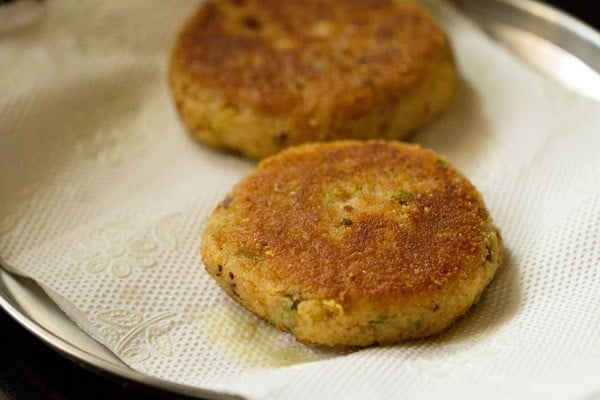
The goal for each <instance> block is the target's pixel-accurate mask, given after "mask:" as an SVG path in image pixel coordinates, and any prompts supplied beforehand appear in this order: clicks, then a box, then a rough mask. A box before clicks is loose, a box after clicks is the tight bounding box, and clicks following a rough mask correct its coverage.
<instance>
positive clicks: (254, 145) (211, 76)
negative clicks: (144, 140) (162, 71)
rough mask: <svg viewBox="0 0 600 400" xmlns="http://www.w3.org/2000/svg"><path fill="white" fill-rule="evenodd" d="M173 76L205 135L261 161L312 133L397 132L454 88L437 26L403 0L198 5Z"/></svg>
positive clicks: (414, 124) (176, 92) (250, 0)
mask: <svg viewBox="0 0 600 400" xmlns="http://www.w3.org/2000/svg"><path fill="white" fill-rule="evenodd" d="M169 82H170V86H171V89H172V93H173V97H174V99H175V103H176V105H177V108H178V111H179V113H180V115H181V118H182V120H183V122H184V123H185V125H186V126H187V128H188V129H189V130H190V131H191V132H192V133H193V135H194V136H196V137H197V138H198V139H200V140H201V141H203V142H205V143H207V144H209V145H212V146H216V147H220V148H225V149H230V150H234V151H236V152H240V153H241V154H243V155H245V156H248V157H251V158H262V157H265V156H267V155H270V154H273V153H275V152H277V151H279V150H281V149H283V148H286V147H289V146H292V145H297V144H300V143H304V142H309V141H330V140H336V139H346V138H355V139H367V138H388V139H399V138H402V137H404V136H406V135H407V134H408V133H409V132H411V131H413V130H415V129H418V128H419V127H421V126H423V125H424V124H426V123H427V122H429V121H431V120H432V119H433V118H434V117H435V116H437V115H438V114H439V113H440V112H441V111H442V110H444V109H445V108H446V106H447V105H448V103H449V101H450V100H451V98H452V94H453V93H454V87H455V82H456V69H455V65H454V61H453V56H452V52H451V49H450V46H449V43H448V41H447V39H446V37H445V35H444V32H443V31H442V30H441V29H440V28H439V26H438V25H437V23H436V22H435V20H434V19H433V17H432V16H431V15H430V14H429V13H428V12H427V11H426V10H425V9H423V8H422V7H420V6H419V5H417V4H414V3H413V2H411V1H406V0H396V1H394V0H347V1H342V2H339V1H321V0H307V1H279V0H230V1H227V0H222V1H209V2H206V3H204V4H203V5H202V6H201V7H200V8H199V9H198V11H197V12H196V13H195V14H194V15H193V16H191V18H190V20H189V21H188V22H187V23H186V24H185V26H184V27H183V29H182V31H181V33H180V35H179V38H178V40H177V42H176V44H175V46H174V48H173V51H172V54H171V62H170V72H169Z"/></svg>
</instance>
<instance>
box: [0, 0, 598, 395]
mask: <svg viewBox="0 0 600 400" xmlns="http://www.w3.org/2000/svg"><path fill="white" fill-rule="evenodd" d="M427 4H428V5H429V6H430V7H432V9H433V10H434V12H435V13H436V15H437V16H438V17H439V19H440V21H441V23H442V24H443V25H444V27H445V28H446V30H447V31H448V33H449V36H450V38H451V42H452V44H453V46H454V49H455V53H456V58H457V61H458V64H459V68H460V71H461V76H462V78H461V82H460V85H459V88H458V89H459V90H458V94H457V97H456V100H455V102H454V103H453V105H452V107H451V109H450V110H449V111H448V112H446V113H445V114H444V115H443V116H442V118H440V119H439V120H438V121H436V122H435V123H434V124H433V125H431V126H429V127H428V128H426V129H425V130H424V131H423V132H421V133H419V134H417V135H416V136H415V137H414V138H412V140H413V141H415V142H418V143H420V144H422V145H423V146H425V147H430V148H433V149H434V150H436V151H438V152H440V153H441V154H443V155H445V156H446V157H447V158H448V159H449V160H450V161H451V162H452V163H453V164H454V165H456V166H457V167H458V168H459V169H460V170H462V171H463V172H464V173H465V174H466V175H467V176H468V177H469V178H470V179H471V180H472V181H473V183H474V184H475V185H476V186H477V187H478V188H479V189H480V190H481V192H482V193H483V195H484V198H485V200H486V202H487V204H488V206H489V209H490V212H491V214H492V215H493V216H494V218H495V220H496V224H497V225H498V226H499V227H500V228H501V230H502V233H503V237H504V240H505V245H506V247H507V253H508V261H507V263H506V264H505V266H504V267H503V269H502V270H501V271H500V272H499V275H498V276H497V278H496V279H495V281H494V282H493V284H492V285H491V287H490V288H489V290H488V291H487V292H486V294H485V295H484V297H483V299H482V301H481V303H480V304H479V305H477V306H476V307H475V308H474V309H473V310H472V311H471V312H469V314H468V316H467V317H466V318H464V319H462V320H461V321H459V323H458V324H457V325H456V326H455V327H453V328H452V329H450V330H449V331H448V332H446V333H444V334H443V335H441V336H439V337H437V338H433V339H429V340H423V341H416V342H410V343H406V344H401V345H398V346H394V347H386V348H370V349H366V350H362V351H356V352H345V353H344V352H338V351H326V350H323V349H318V348H312V347H307V346H303V345H300V344H297V343H295V342H294V340H293V339H292V338H291V337H290V336H289V335H286V334H284V333H281V332H278V331H277V330H276V329H274V328H272V327H271V326H269V325H267V324H266V323H264V322H262V321H260V320H259V319H257V318H256V317H254V316H253V315H251V314H249V313H248V312H246V311H244V310H243V309H241V308H240V307H239V306H237V305H236V304H234V303H233V302H232V301H230V300H229V299H228V298H227V297H226V296H225V295H224V294H223V293H222V292H221V291H220V289H219V288H218V287H217V286H216V284H215V283H213V282H212V281H211V279H210V278H209V277H208V275H207V274H206V273H205V272H204V268H203V266H202V263H201V260H200V256H199V253H198V245H199V232H200V231H201V229H202V227H203V224H204V221H205V219H206V217H207V216H208V214H209V213H210V212H211V211H212V209H213V208H214V207H215V205H216V204H217V202H218V201H219V200H220V199H221V198H222V197H223V196H224V195H225V194H226V193H227V192H228V191H229V189H230V188H231V186H232V185H233V184H234V183H235V182H236V181H237V180H239V179H240V178H241V177H242V176H244V175H246V174H247V173H248V172H249V171H251V170H252V168H253V163H251V162H249V161H246V160H242V159H238V158H236V157H233V156H229V155H225V154H222V153H219V152H217V151H213V150H211V149H208V148H206V147H204V146H202V145H200V144H198V143H197V142H195V141H194V140H192V139H190V138H189V137H188V135H187V134H186V133H185V130H184V129H183V128H182V126H181V124H180V122H179V120H178V117H177V115H176V113H175V111H174V107H173V105H172V102H171V99H170V95H169V92H168V88H167V85H166V81H165V76H166V65H167V59H168V52H169V47H170V45H171V43H172V41H173V38H174V35H175V34H176V32H177V30H178V29H179V27H180V25H181V23H182V22H183V21H184V19H185V18H186V16H187V15H188V14H189V13H190V12H191V11H192V10H193V9H194V8H195V7H196V5H197V2H195V1H184V0H180V1H178V2H164V1H138V0H135V1H127V2H121V1H86V2H80V1H75V0H53V1H48V2H47V3H46V8H47V10H46V15H45V16H44V17H43V19H42V20H41V21H40V22H39V23H38V25H36V26H34V27H30V28H27V29H21V30H19V31H18V32H12V33H10V34H4V35H3V36H0V121H1V122H0V123H1V125H0V258H2V259H3V260H4V262H5V263H6V264H7V267H9V268H10V269H11V270H12V271H14V272H17V273H19V274H22V275H25V276H29V277H31V278H33V279H35V280H36V281H37V282H39V283H40V284H41V285H42V286H43V287H44V288H46V289H47V290H48V292H49V294H50V295H51V297H53V298H54V299H55V300H56V301H57V302H58V303H59V305H60V306H61V308H63V310H64V311H65V312H66V313H67V314H69V316H71V318H73V319H74V320H75V322H76V323H77V324H78V325H79V326H80V327H81V328H82V329H83V330H85V331H86V332H87V333H88V334H90V335H91V336H92V337H94V338H95V339H96V340H98V341H99V342H101V343H102V344H104V345H106V346H107V347H108V348H109V349H111V350H112V351H113V352H114V353H115V354H116V355H117V356H119V357H120V358H121V359H122V360H123V361H124V362H125V363H127V364H128V365H130V366H131V367H132V368H134V369H136V370H139V371H142V372H145V373H147V374H149V375H153V376H157V377H160V378H164V379H168V380H171V381H174V382H178V383H183V384H187V385H192V386H197V387H201V388H205V389H212V390H217V391H224V392H228V393H234V394H240V395H243V396H246V397H248V398H256V399H261V398H269V399H296V398H298V399H306V398H315V397H318V398H331V399H334V398H336V399H337V398H345V399H352V398H356V399H359V398H382V399H383V398H397V397H402V398H411V399H419V398H482V397H484V396H485V398H488V399H489V398H507V397H509V396H511V398H523V399H531V398H544V399H555V398H556V399H573V398H581V399H595V398H600V339H599V338H600V161H599V160H600V156H599V153H600V135H599V133H600V105H599V104H598V103H594V102H592V101H590V100H586V99H583V98H580V97H578V96H577V95H574V94H572V93H570V92H567V91H566V90H564V89H563V88H561V87H558V86H557V85H555V84H554V83H552V82H549V81H547V80H545V79H544V78H541V77H539V76H538V75H536V74H535V73H533V72H532V71H530V70H529V69H528V68H527V67H525V66H523V65H522V64H521V63H520V62H518V61H517V60H515V59H514V58H513V57H512V56H511V55H510V54H509V53H508V52H507V51H506V50H504V49H502V48H500V47H499V46H497V45H496V44H495V43H493V42H492V41H491V40H490V39H488V38H487V37H486V36H484V35H483V34H482V33H481V32H479V31H478V30H477V29H476V28H475V27H474V26H473V25H472V24H471V23H470V22H469V21H468V20H466V19H465V18H464V17H462V16H461V15H460V14H459V13H457V12H456V11H455V10H454V9H453V8H452V7H451V6H449V5H448V4H446V3H444V2H442V1H441V0H440V1H429V2H427Z"/></svg>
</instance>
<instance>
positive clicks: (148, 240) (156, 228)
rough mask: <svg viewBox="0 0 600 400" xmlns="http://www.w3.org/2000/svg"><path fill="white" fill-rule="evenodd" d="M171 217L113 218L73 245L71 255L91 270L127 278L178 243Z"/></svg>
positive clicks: (174, 248) (143, 268)
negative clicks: (156, 219) (155, 218)
mask: <svg viewBox="0 0 600 400" xmlns="http://www.w3.org/2000/svg"><path fill="white" fill-rule="evenodd" d="M169 219H170V217H166V218H162V219H160V220H158V221H154V222H148V221H144V220H142V219H139V218H134V217H124V218H121V219H118V220H115V221H112V222H109V223H108V224H106V225H105V226H104V227H102V228H101V229H100V230H99V231H98V232H96V233H94V234H92V235H90V236H89V237H87V238H85V239H83V240H82V241H81V242H80V243H79V244H78V245H77V246H76V247H75V248H73V250H72V252H71V258H72V259H73V260H74V261H75V262H76V263H78V264H79V265H81V266H82V267H83V269H84V270H85V271H86V272H88V273H90V274H99V273H102V272H105V271H108V273H110V274H112V275H113V276H115V277H118V278H126V277H128V276H129V275H131V274H132V273H133V272H134V271H135V270H136V269H139V270H145V269H148V268H153V267H155V266H156V264H157V262H158V256H159V254H160V253H161V252H162V251H164V250H167V251H174V250H176V249H177V247H178V239H177V235H176V233H175V231H174V230H173V228H171V226H170V225H169Z"/></svg>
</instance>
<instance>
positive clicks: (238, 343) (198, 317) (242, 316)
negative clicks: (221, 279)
mask: <svg viewBox="0 0 600 400" xmlns="http://www.w3.org/2000/svg"><path fill="white" fill-rule="evenodd" d="M185 314H186V319H188V320H189V321H191V322H192V325H193V326H194V327H195V329H196V330H197V332H198V333H199V334H200V335H201V337H202V338H203V339H204V340H205V341H207V342H208V344H210V345H211V347H213V349H214V350H216V351H218V352H219V353H220V354H222V355H223V356H224V357H225V358H226V359H228V360H229V361H231V362H233V363H236V364H241V365H243V366H246V367H254V368H277V367H286V366H290V365H294V364H300V363H305V362H311V361H318V360H324V359H328V358H332V357H335V356H338V355H342V354H343V353H342V352H340V351H334V350H330V349H322V348H318V347H313V346H307V345H303V344H300V343H298V342H296V341H295V340H294V339H293V337H292V336H291V335H289V334H286V333H283V332H280V331H279V330H277V328H275V327H273V326H272V325H269V324H268V323H266V322H264V321H263V320H261V319H260V318H258V317H256V316H255V315H253V314H251V313H249V312H248V311H246V310H244V309H242V308H241V307H240V306H238V305H237V304H235V303H234V302H232V301H229V300H226V301H223V302H219V303H218V304H216V305H215V306H213V307H212V308H211V309H210V310H187V312H186V313H185Z"/></svg>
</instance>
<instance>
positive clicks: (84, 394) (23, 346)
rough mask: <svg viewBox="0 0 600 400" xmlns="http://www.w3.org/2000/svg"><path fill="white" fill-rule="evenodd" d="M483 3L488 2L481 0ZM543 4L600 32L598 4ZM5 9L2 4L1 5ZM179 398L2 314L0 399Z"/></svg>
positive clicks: (586, 2) (550, 2) (587, 2)
mask: <svg viewBox="0 0 600 400" xmlns="http://www.w3.org/2000/svg"><path fill="white" fill-rule="evenodd" d="M482 1H485V0H482ZM545 3H548V4H551V5H554V6H556V7H557V8H560V9H562V10H564V11H566V12H568V13H570V14H571V15H573V16H576V17H577V18H579V19H581V20H582V21H584V22H586V23H587V24H588V25H591V26H593V27H594V28H596V29H597V30H598V29H600V12H599V10H600V4H599V3H598V2H597V1H558V0H548V1H545ZM0 4H2V0H0ZM166 397H168V398H180V397H179V396H177V397H176V396H169V395H168V394H165V393H159V392H157V391H156V390H154V389H148V388H142V387H138V386H132V384H130V383H123V382H117V381H114V380H112V379H109V378H107V377H105V376H100V375H97V374H95V373H93V372H90V371H88V370H86V369H84V368H81V367H80V366H78V365H77V364H75V363H74V362H72V361H70V360H68V359H66V358H64V357H63V356H62V355H60V354H58V353H56V352H55V351H53V350H52V349H50V348H48V347H47V346H46V345H44V344H43V343H42V342H40V341H39V340H38V339H36V338H35V337H34V336H33V335H32V334H30V333H29V332H28V331H26V330H25V329H23V328H21V326H20V325H18V324H17V323H16V322H15V321H13V320H12V319H11V318H10V317H9V316H8V315H7V314H6V313H5V312H4V311H0V400H4V399H10V400H13V399H103V400H104V399H110V398H113V399H121V398H127V399H131V400H138V399H148V398H150V399H156V398H166Z"/></svg>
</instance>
